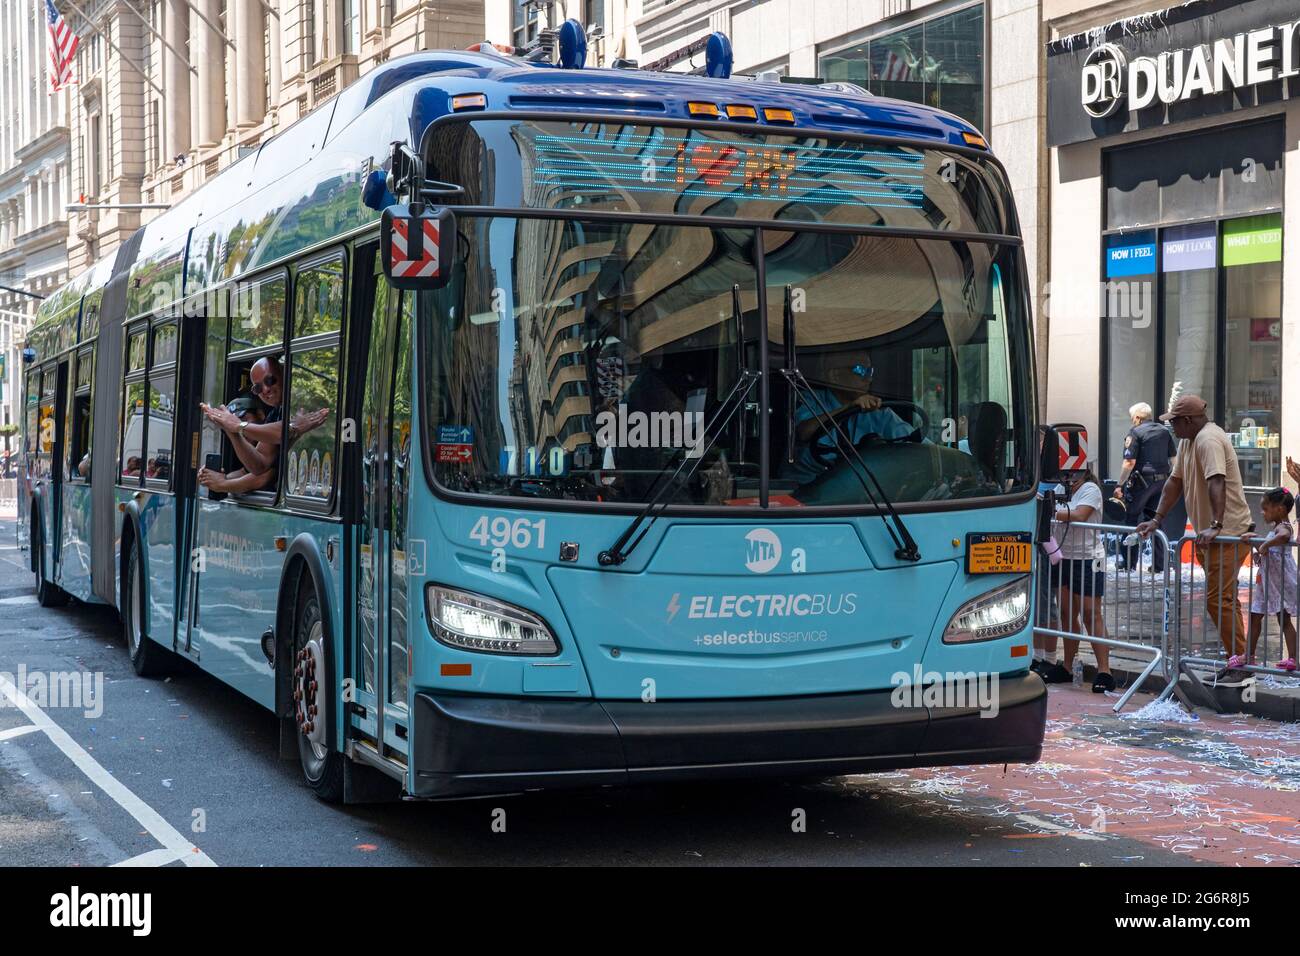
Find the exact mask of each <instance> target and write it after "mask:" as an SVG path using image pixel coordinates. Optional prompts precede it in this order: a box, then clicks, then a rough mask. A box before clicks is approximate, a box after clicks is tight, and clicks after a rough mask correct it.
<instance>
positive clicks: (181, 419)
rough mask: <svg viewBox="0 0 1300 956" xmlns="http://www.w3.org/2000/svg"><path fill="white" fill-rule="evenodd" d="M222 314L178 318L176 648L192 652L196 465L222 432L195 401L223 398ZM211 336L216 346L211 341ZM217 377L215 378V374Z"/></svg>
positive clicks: (200, 559)
mask: <svg viewBox="0 0 1300 956" xmlns="http://www.w3.org/2000/svg"><path fill="white" fill-rule="evenodd" d="M223 321H228V320H222V319H215V318H214V319H209V318H206V317H193V318H191V319H190V320H189V321H188V322H183V323H182V329H181V342H180V348H181V352H180V359H181V360H180V363H179V374H178V380H177V382H176V395H177V401H176V407H177V409H178V414H177V416H176V424H175V427H176V452H175V454H176V461H175V463H174V467H173V472H174V478H173V482H174V484H173V488H174V490H175V492H176V503H177V508H176V525H177V527H176V540H177V541H178V542H180V546H179V547H178V548H177V549H176V559H177V560H176V582H175V586H176V650H178V651H180V652H181V653H184V654H192V652H193V635H192V633H191V624H192V623H193V622H192V618H193V616H194V608H195V607H196V601H197V591H198V586H199V573H200V569H203V568H205V567H206V555H204V554H203V553H202V552H201V551H200V550H199V548H200V544H201V541H200V539H199V536H198V507H199V495H198V490H199V486H198V481H197V475H198V472H199V469H200V468H202V467H203V465H204V462H205V455H206V454H208V453H213V452H215V453H216V454H217V455H220V453H221V433H220V432H218V431H217V430H216V429H215V428H204V427H203V413H202V412H201V411H200V410H199V402H213V401H214V398H213V396H214V395H215V396H216V398H215V401H218V402H219V401H222V398H221V388H222V385H223V384H224V378H225V345H226V335H225V325H224V324H223ZM214 342H215V347H214ZM214 376H215V377H216V382H215V384H214V383H213V378H214Z"/></svg>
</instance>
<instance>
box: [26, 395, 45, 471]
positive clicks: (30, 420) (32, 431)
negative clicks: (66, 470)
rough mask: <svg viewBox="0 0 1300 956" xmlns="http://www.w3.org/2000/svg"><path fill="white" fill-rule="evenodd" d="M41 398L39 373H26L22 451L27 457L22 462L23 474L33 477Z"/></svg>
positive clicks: (37, 443)
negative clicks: (25, 403)
mask: <svg viewBox="0 0 1300 956" xmlns="http://www.w3.org/2000/svg"><path fill="white" fill-rule="evenodd" d="M40 399H41V373H40V372H39V371H31V372H28V373H27V421H26V431H27V434H26V435H25V436H23V441H24V444H23V452H24V457H25V458H26V459H27V460H26V462H25V464H24V476H25V477H27V478H35V477H36V475H37V467H38V461H37V449H38V448H39V447H40V428H41V424H40V417H39V412H38V409H39V407H40V406H39V403H40Z"/></svg>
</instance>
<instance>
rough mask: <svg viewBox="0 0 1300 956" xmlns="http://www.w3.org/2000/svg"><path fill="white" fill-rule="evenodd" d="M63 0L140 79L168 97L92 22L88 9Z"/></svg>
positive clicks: (163, 96)
mask: <svg viewBox="0 0 1300 956" xmlns="http://www.w3.org/2000/svg"><path fill="white" fill-rule="evenodd" d="M62 2H63V3H66V4H67V5H68V6H70V7H72V9H73V10H76V11H77V12H78V13H79V14H81V19H82V20H84V21H86V29H88V30H93V31H94V32H95V33H98V34H99V35H100V36H101V37H103V38H104V42H105V43H107V44H108V47H109V49H111V50H113V51H114V52H115V53H117V55H118V56H120V57H121V58H122V59H123V60H125V61H126V62H127V63H130V64H131V68H132V69H133V70H135V71H136V72H137V73H139V74H140V79H142V80H144V81H145V82H146V83H148V84H149V85H150V86H152V87H153V88H154V91H155V92H156V93H157V94H158V95H159V96H161V97H162V98H163V99H166V98H167V94H166V93H164V92H163V91H162V90H160V89H159V88H158V85H157V84H156V83H154V81H153V80H151V79H149V76H148V74H146V73H145V71H144V70H142V69H140V64H138V63H136V62H135V60H133V59H131V58H130V57H129V56H127V55H126V54H125V53H123V52H122V48H121V47H119V46H118V45H117V44H116V43H114V42H113V41H112V40H110V39H109V38H108V36H107V35H106V34H105V33H104V32H103V31H102V30H100V29H99V28H98V27H97V26H95V24H94V23H92V22H91V19H90V17H88V16H86V11H85V10H83V9H81V7H79V6H77V3H76V0H62Z"/></svg>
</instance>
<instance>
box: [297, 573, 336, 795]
mask: <svg viewBox="0 0 1300 956" xmlns="http://www.w3.org/2000/svg"><path fill="white" fill-rule="evenodd" d="M331 658H332V654H331V652H330V648H329V641H328V639H327V636H326V634H325V626H324V622H323V620H322V618H321V611H320V600H319V598H317V597H316V592H315V591H313V590H310V589H308V590H307V591H305V592H304V594H303V597H302V599H301V600H300V602H299V604H298V615H297V620H296V622H295V626H294V634H293V661H292V665H293V710H294V722H295V724H297V727H298V757H299V759H300V760H301V761H302V774H303V777H304V778H305V779H306V781H307V786H309V787H311V789H312V790H313V791H315V793H316V796H318V797H320V798H321V799H322V800H325V801H326V802H328V803H339V802H341V801H342V800H343V759H344V758H343V755H342V754H341V753H339V752H338V751H337V750H335V749H334V748H332V747H331V746H330V737H331V734H330V726H331V721H332V720H333V717H334V715H333V711H332V707H333V701H334V700H335V695H334V693H333V691H334V676H333V660H332V659H331Z"/></svg>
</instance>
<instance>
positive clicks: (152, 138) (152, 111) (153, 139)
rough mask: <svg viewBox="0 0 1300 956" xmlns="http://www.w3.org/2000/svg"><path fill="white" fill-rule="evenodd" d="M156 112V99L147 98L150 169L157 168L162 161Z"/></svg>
mask: <svg viewBox="0 0 1300 956" xmlns="http://www.w3.org/2000/svg"><path fill="white" fill-rule="evenodd" d="M158 112H159V111H158V101H157V100H154V99H151V100H149V110H148V124H149V126H148V143H147V146H148V161H149V170H150V171H153V170H155V169H157V168H158V166H159V165H160V163H161V161H162V160H161V145H160V142H159V130H158Z"/></svg>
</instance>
